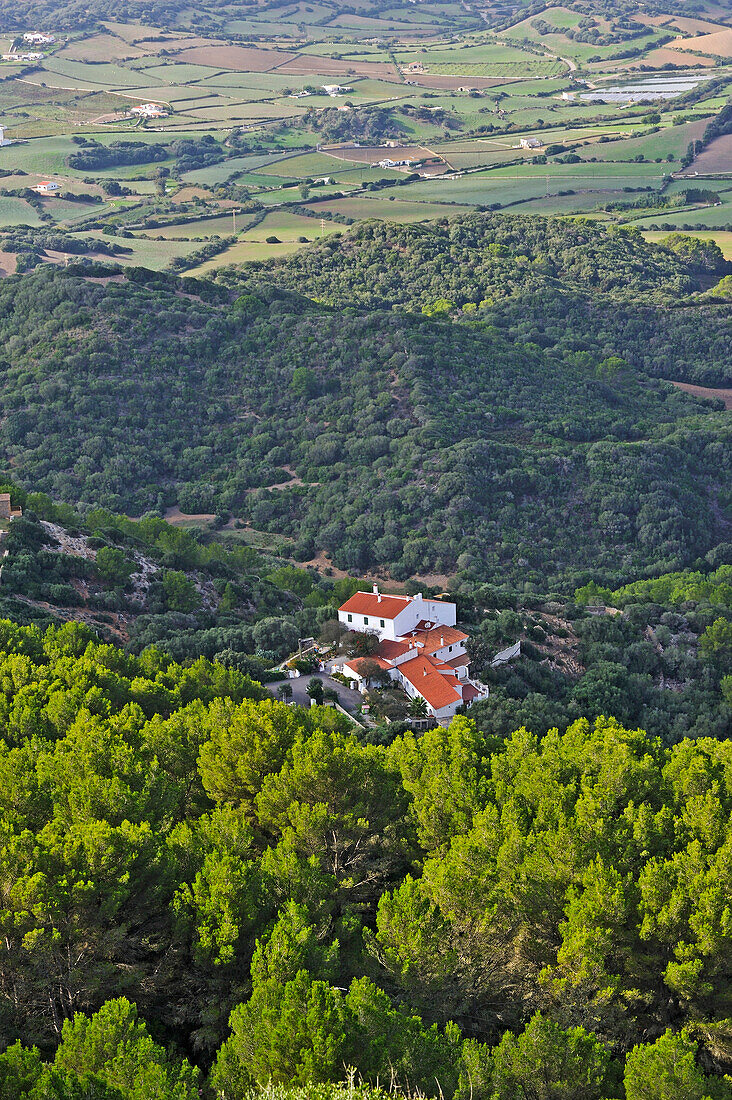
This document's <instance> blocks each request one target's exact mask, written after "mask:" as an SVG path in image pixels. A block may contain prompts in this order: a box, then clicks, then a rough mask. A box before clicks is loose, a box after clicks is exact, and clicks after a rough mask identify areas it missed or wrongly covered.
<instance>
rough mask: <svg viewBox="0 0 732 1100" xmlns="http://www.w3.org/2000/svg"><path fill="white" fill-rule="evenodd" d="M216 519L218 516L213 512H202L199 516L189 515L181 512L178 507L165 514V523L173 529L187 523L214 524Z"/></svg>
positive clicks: (168, 510)
mask: <svg viewBox="0 0 732 1100" xmlns="http://www.w3.org/2000/svg"><path fill="white" fill-rule="evenodd" d="M215 519H216V515H215V514H214V513H213V512H200V513H198V514H197V515H189V514H188V513H187V512H181V510H180V508H178V506H177V505H176V506H175V507H174V508H168V509H167V510H166V512H165V522H166V523H169V524H170V525H171V526H172V527H175V526H176V524H185V523H200V524H204V523H213V521H214V520H215Z"/></svg>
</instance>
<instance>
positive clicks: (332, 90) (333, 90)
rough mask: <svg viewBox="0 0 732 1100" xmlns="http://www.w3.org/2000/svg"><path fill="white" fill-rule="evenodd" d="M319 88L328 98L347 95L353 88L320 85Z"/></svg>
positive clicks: (337, 85)
mask: <svg viewBox="0 0 732 1100" xmlns="http://www.w3.org/2000/svg"><path fill="white" fill-rule="evenodd" d="M321 88H322V89H323V91H324V92H325V94H326V95H329V96H336V95H348V93H349V92H352V91H353V88H346V87H345V86H344V85H342V84H321Z"/></svg>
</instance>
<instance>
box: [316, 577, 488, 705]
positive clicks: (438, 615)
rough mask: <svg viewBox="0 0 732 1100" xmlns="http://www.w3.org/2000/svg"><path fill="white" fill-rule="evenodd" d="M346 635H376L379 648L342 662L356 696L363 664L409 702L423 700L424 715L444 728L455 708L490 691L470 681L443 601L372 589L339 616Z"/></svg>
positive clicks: (453, 612) (450, 610)
mask: <svg viewBox="0 0 732 1100" xmlns="http://www.w3.org/2000/svg"><path fill="white" fill-rule="evenodd" d="M338 619H339V622H341V623H343V625H344V626H345V627H347V629H348V630H355V631H357V632H358V633H366V634H374V635H376V637H377V638H378V639H379V646H378V649H377V650H376V653H375V654H374V655H373V657H355V658H351V659H349V660H346V661H344V663H343V666H342V672H343V674H344V675H345V676H348V677H350V678H351V680H352V682H353V683H355V684H356V686H357V687H358V688H359V690H360V691H362V692H365V691H366V690H367V688H368V682H367V679H366V677H365V676H364V675H362V672H364V671H366V670H367V667H368V666H366V665H365V664H364V662H365V661H375V662H376V663H377V665H378V666H379V668H381V669H382V670H383V671H384V673H385V674H386V675H387V676H388V678H389V679H390V680H392V681H394V682H395V683H396V684H398V685H399V687H401V688H402V689H403V690H404V691H405V692H406V694H407V695H408V696H409V697H410V698H419V699H424V701H425V703H426V705H427V713H428V715H430V716H431V717H433V718H434V719H435V720H436V721H437V722H438V723H440V724H447V723H449V722H450V720H451V719H452V718H453V717H454V715H455V713H456V711H457V710H458V708H459V707H462V706H469V705H470V704H471V703H472V702H473V701H474V700H475V699H482V698H485V696H486V695H487V694H488V689H487V688H486V687H484V686H483V684H480V683H478V682H476V681H473V680H471V679H470V675H469V673H470V657H469V656H468V654H467V652H466V649H465V643H466V641H467V640H468V635H467V634H465V633H464V632H463V631H462V630H460V629H459V628H458V627H457V626H456V625H455V624H456V621H457V608H456V607H455V604H454V603H450V602H448V601H447V600H435V599H429V598H425V597H424V596H423V595H422V593H421V592H418V593H417V595H416V596H387V595H383V594H382V593H381V592H380V591H379V587H378V585H374V587H373V590H372V591H371V592H357V593H356V594H355V595H354V596H351V598H350V599H349V600H346V602H345V603H344V604H343V606H342V607H341V608H339V610H338Z"/></svg>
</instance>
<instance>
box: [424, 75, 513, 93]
mask: <svg viewBox="0 0 732 1100" xmlns="http://www.w3.org/2000/svg"><path fill="white" fill-rule="evenodd" d="M409 80H410V82H412V83H414V84H418V85H419V87H420V88H438V89H439V88H445V89H446V90H447V91H455V90H456V89H457V88H467V89H469V90H470V91H471V92H472V91H474V90H477V89H478V88H495V87H497V86H498V85H499V84H512V83H514V81H512V80H496V79H494V78H493V77H490V76H443V75H440V74H439V73H409Z"/></svg>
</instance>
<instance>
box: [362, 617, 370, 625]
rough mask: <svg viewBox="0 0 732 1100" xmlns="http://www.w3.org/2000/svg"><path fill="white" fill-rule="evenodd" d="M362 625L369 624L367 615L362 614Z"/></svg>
mask: <svg viewBox="0 0 732 1100" xmlns="http://www.w3.org/2000/svg"><path fill="white" fill-rule="evenodd" d="M363 625H364V626H368V625H369V617H368V615H364V617H363Z"/></svg>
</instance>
